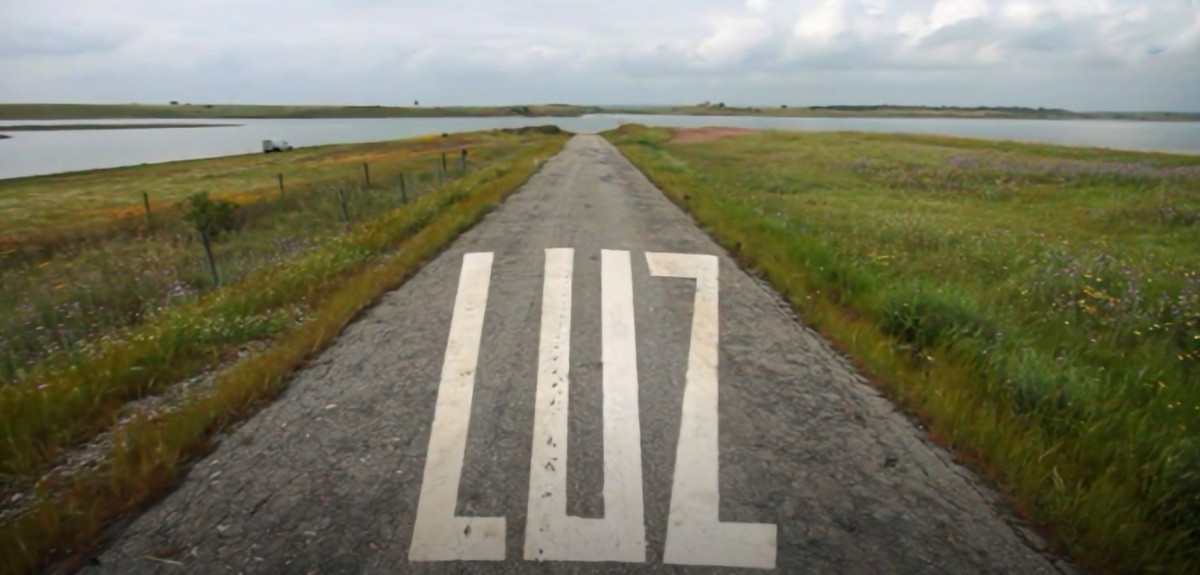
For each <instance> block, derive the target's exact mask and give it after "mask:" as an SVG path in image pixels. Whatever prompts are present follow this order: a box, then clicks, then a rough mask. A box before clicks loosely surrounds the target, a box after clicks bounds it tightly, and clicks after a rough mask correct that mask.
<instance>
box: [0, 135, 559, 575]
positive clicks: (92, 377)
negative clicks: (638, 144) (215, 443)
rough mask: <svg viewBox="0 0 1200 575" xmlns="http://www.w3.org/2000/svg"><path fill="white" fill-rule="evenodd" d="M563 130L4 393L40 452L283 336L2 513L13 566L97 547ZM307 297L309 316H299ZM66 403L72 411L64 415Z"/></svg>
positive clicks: (118, 431) (23, 441)
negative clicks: (219, 361) (119, 518)
mask: <svg viewBox="0 0 1200 575" xmlns="http://www.w3.org/2000/svg"><path fill="white" fill-rule="evenodd" d="M564 141H565V138H563V137H555V136H552V137H540V136H539V137H535V138H534V139H532V141H528V143H526V144H525V145H523V146H521V147H520V150H519V152H518V153H516V154H514V155H511V156H509V157H508V158H507V159H506V161H503V162H497V163H495V164H494V165H491V166H488V167H485V168H482V169H480V170H479V171H477V172H475V173H473V174H471V175H468V176H467V177H465V178H463V179H461V180H458V181H454V182H451V183H449V184H447V185H446V186H445V187H442V188H440V189H437V190H435V191H433V192H431V193H429V194H426V195H424V196H423V197H421V198H420V199H417V200H416V201H414V202H412V203H411V204H408V205H403V206H398V207H396V208H394V209H391V210H387V211H384V212H383V213H381V214H380V215H378V216H376V217H373V218H369V219H364V220H363V221H362V222H360V223H357V224H356V225H355V226H354V227H353V228H352V229H351V230H350V231H349V232H348V233H345V234H341V235H338V236H335V237H334V238H333V239H331V240H330V241H328V242H325V243H323V244H322V245H320V246H318V247H316V248H314V249H312V250H310V251H308V252H306V253H303V254H301V255H299V256H298V257H295V258H292V259H290V260H288V261H286V262H281V263H279V264H278V265H274V266H270V267H268V268H265V269H263V270H262V271H260V272H256V273H255V274H252V275H250V276H247V277H246V278H244V279H243V280H242V281H240V282H237V283H235V284H233V285H229V286H227V287H222V288H218V289H215V290H213V291H212V292H211V293H209V294H206V295H204V296H202V297H200V298H198V299H196V300H194V301H191V302H188V303H186V304H184V305H180V306H177V307H173V308H170V309H168V310H167V311H166V312H164V313H162V314H160V315H157V316H155V317H154V318H152V319H151V320H149V321H147V322H145V323H144V325H142V326H141V327H139V328H137V329H135V330H133V331H131V332H129V333H128V334H127V335H125V336H123V337H121V338H117V339H114V341H113V342H112V343H111V344H108V345H107V346H106V347H104V348H103V350H101V353H99V354H97V355H96V356H94V357H93V358H91V359H90V360H89V362H90V363H89V364H88V365H87V366H86V367H85V368H82V369H77V370H76V369H73V370H69V371H65V372H61V373H58V374H57V375H58V376H59V377H60V378H61V379H58V380H54V381H53V382H51V383H50V385H48V386H47V387H45V388H38V387H36V386H35V387H30V386H24V385H18V386H10V387H9V388H7V389H5V390H3V391H5V392H8V393H7V394H6V395H3V396H0V407H2V408H3V409H4V410H5V416H3V417H0V421H3V420H4V419H5V418H7V417H12V418H15V419H14V421H15V423H9V422H7V421H5V427H4V428H3V432H4V433H5V434H6V435H5V437H6V439H7V441H8V443H9V444H10V445H17V446H24V445H27V444H28V445H33V446H35V449H32V450H29V449H25V448H24V447H22V448H21V449H22V451H21V452H22V453H26V454H33V455H31V456H30V457H37V456H39V455H44V453H45V452H46V449H47V446H49V445H51V444H52V443H53V442H54V441H55V439H54V438H55V437H56V436H58V435H61V434H63V433H64V429H66V428H68V427H70V426H71V425H74V424H73V423H71V420H74V419H79V420H85V421H86V420H88V419H89V418H91V419H94V418H95V417H96V416H97V414H98V413H100V412H103V411H104V410H106V409H109V408H111V407H112V406H114V405H117V404H119V403H121V402H123V401H124V400H125V399H128V398H130V397H136V396H139V395H143V394H145V393H151V392H152V391H153V389H154V388H156V387H158V386H161V385H162V384H163V383H164V382H169V381H173V380H175V379H178V377H180V376H182V375H185V374H188V373H193V372H194V371H195V370H196V368H198V367H200V366H202V365H211V363H206V362H211V361H212V360H213V359H214V358H215V355H214V354H216V355H219V354H220V351H221V350H222V349H223V348H224V349H228V347H229V346H230V345H233V344H236V343H238V342H239V341H245V340H246V339H247V338H248V337H259V336H261V335H263V332H261V331H259V330H260V329H264V328H261V327H260V326H258V324H257V323H256V322H266V323H267V324H268V325H269V328H265V331H266V332H269V334H270V336H271V337H272V338H273V340H274V342H273V345H271V346H270V347H268V348H267V349H266V351H264V352H262V353H260V354H257V355H251V356H248V357H247V358H244V359H242V360H240V361H237V362H236V363H234V364H233V365H232V366H231V367H230V368H228V369H226V370H223V371H222V372H221V373H220V374H219V375H218V377H217V380H216V383H215V386H214V387H213V389H212V390H211V392H207V393H204V394H202V395H198V396H194V397H189V398H188V400H187V401H185V402H184V403H183V405H181V406H180V407H179V408H178V409H175V410H172V411H169V412H165V413H161V414H158V415H155V416H153V418H144V417H141V418H138V419H135V420H134V421H132V422H129V423H127V424H123V425H121V426H119V427H117V428H115V429H114V433H115V437H114V440H113V441H112V451H111V453H110V454H109V456H108V457H107V458H106V459H105V460H104V461H103V462H102V464H101V465H100V466H99V467H98V468H96V469H94V470H91V471H88V472H86V473H83V474H80V475H76V476H74V477H73V478H72V479H71V483H70V484H69V485H67V486H65V487H64V488H63V489H62V490H61V491H60V492H55V493H53V494H51V495H49V496H46V497H43V498H42V499H40V500H39V501H37V502H36V503H35V504H33V505H31V506H28V507H27V508H26V511H25V512H24V513H22V514H20V515H17V516H8V517H5V518H4V519H3V522H2V523H0V555H3V556H4V557H5V559H6V563H7V564H9V565H12V566H13V569H14V571H15V572H28V571H29V570H32V569H33V568H35V567H36V566H37V565H38V564H40V563H42V562H44V561H45V560H47V559H48V558H50V557H52V556H62V555H64V554H69V553H70V552H71V551H72V550H79V549H81V548H86V546H87V545H89V544H90V543H91V542H93V541H94V540H95V538H96V537H97V536H98V535H99V532H100V529H101V528H102V527H103V525H104V524H105V522H106V521H108V520H110V519H111V518H112V517H114V516H116V515H118V514H120V513H124V512H128V511H130V510H133V509H136V508H137V507H138V506H139V505H141V504H142V503H143V502H144V501H146V500H147V499H148V498H150V497H153V496H155V495H157V494H158V493H160V492H161V491H162V490H163V489H166V488H167V487H169V486H170V485H171V484H172V482H173V481H174V479H175V477H176V475H177V473H178V472H179V465H180V464H181V463H182V462H184V461H186V460H187V459H188V458H189V457H191V456H194V455H195V454H197V453H200V452H202V451H203V450H204V449H205V448H206V445H207V438H208V436H209V434H210V433H212V432H213V431H215V430H217V429H220V428H222V427H223V426H225V425H227V424H228V423H229V422H231V421H235V420H236V419H237V418H239V417H240V416H242V415H244V414H246V413H247V412H248V410H250V409H252V408H253V407H254V405H255V404H256V403H257V402H259V401H261V400H263V399H266V398H268V397H270V396H271V395H273V394H274V393H276V392H278V391H279V390H280V389H282V387H283V386H284V385H285V382H286V377H287V375H288V374H289V373H290V372H291V371H292V370H294V369H295V368H297V367H298V366H299V365H300V364H301V362H302V361H303V360H304V359H305V358H306V357H308V356H309V355H311V354H312V353H314V352H315V351H316V350H318V349H320V348H321V347H323V346H324V345H326V344H328V343H329V342H330V341H331V340H332V339H333V338H334V337H336V335H337V333H338V332H339V331H340V329H341V328H342V327H343V326H344V325H345V324H346V323H347V322H348V321H349V320H350V319H352V318H353V317H354V315H355V314H357V313H358V312H359V311H360V310H361V309H363V308H364V307H365V306H366V305H368V304H369V303H370V302H371V301H373V300H374V299H375V298H377V297H378V296H379V295H381V294H382V293H384V292H385V291H386V290H388V289H391V288H393V287H395V286H396V285H397V284H398V283H400V282H401V281H403V279H404V278H406V277H408V276H409V275H410V274H412V273H413V272H414V271H415V270H416V269H417V268H418V266H419V265H420V264H421V262H423V261H425V260H426V259H427V258H429V257H431V256H433V255H434V254H436V253H437V251H438V250H439V249H440V248H441V247H442V246H443V245H445V243H447V242H448V241H450V240H451V239H453V238H454V237H455V236H456V235H457V234H458V233H460V232H462V231H463V230H465V229H466V228H468V227H469V226H470V225H471V224H473V223H474V222H475V221H477V220H478V219H479V218H480V217H482V216H483V214H485V213H486V212H487V211H488V210H490V209H491V208H492V207H493V206H494V205H496V203H498V202H499V201H501V200H502V199H503V198H504V197H506V196H507V195H508V194H510V193H512V192H513V191H515V190H516V189H517V188H518V187H519V186H520V185H521V183H522V182H524V181H525V180H526V179H527V178H528V177H529V176H530V175H531V174H532V172H533V171H534V170H535V169H536V168H537V166H538V165H540V161H541V160H542V159H545V158H547V157H549V156H550V155H552V154H553V153H555V152H556V151H557V150H558V149H559V148H560V147H561V146H562V144H563V143H564ZM384 255H386V256H387V257H382V256H384ZM296 307H302V308H304V309H305V310H306V311H305V313H303V314H300V315H294V314H293V313H292V310H294V309H295V308H296ZM272 322H276V323H272ZM9 390H13V391H9ZM68 412H70V413H72V414H73V416H72V417H70V418H69V419H62V418H64V417H66V416H67V415H68ZM26 414H34V415H26ZM102 418H103V417H102V416H101V419H102ZM31 430H37V433H33V432H31ZM10 461H11V462H14V463H15V464H20V463H21V462H20V461H18V460H16V459H10Z"/></svg>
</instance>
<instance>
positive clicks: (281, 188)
mask: <svg viewBox="0 0 1200 575" xmlns="http://www.w3.org/2000/svg"><path fill="white" fill-rule="evenodd" d="M276 175H277V176H278V177H279V199H281V200H282V199H283V174H282V173H280V174H276Z"/></svg>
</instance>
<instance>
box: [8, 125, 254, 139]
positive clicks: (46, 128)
mask: <svg viewBox="0 0 1200 575" xmlns="http://www.w3.org/2000/svg"><path fill="white" fill-rule="evenodd" d="M241 125H242V124H178V123H162V124H12V125H3V126H0V131H4V132H69V131H78V130H154V129H168V128H235V127H237V126H241ZM5 137H10V138H11V137H12V136H5Z"/></svg>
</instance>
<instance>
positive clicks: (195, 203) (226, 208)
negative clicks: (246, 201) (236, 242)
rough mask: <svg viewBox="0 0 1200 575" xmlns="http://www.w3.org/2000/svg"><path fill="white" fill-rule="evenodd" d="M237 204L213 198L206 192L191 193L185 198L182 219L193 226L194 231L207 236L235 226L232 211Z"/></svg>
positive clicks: (218, 233) (215, 234)
mask: <svg viewBox="0 0 1200 575" xmlns="http://www.w3.org/2000/svg"><path fill="white" fill-rule="evenodd" d="M237 209H238V205H237V204H235V203H233V202H230V201H228V200H213V199H212V198H210V197H208V194H207V193H199V194H192V195H191V196H189V197H188V199H187V208H186V210H185V211H184V215H183V217H184V219H185V220H187V221H188V222H190V223H191V224H192V225H193V226H195V228H196V231H198V232H200V233H201V234H204V235H206V236H208V237H216V236H218V235H220V234H221V232H225V231H230V230H234V229H236V228H237V221H236V220H235V219H234V217H233V216H234V213H235V212H237Z"/></svg>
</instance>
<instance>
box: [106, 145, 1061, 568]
mask: <svg viewBox="0 0 1200 575" xmlns="http://www.w3.org/2000/svg"><path fill="white" fill-rule="evenodd" d="M568 448H569V449H568ZM996 501H997V498H996V496H995V495H994V494H992V493H991V492H990V491H988V490H987V489H985V488H983V487H981V486H980V484H979V483H978V481H977V480H975V479H974V478H973V477H972V476H971V474H970V473H969V472H967V471H966V470H964V469H962V468H960V467H959V466H957V465H955V464H954V463H953V462H952V461H951V459H950V457H949V456H948V455H947V454H946V453H944V452H943V451H941V450H939V449H938V448H936V447H935V446H933V445H932V444H931V443H930V442H929V441H928V440H927V439H926V438H925V437H924V434H923V433H922V432H921V431H920V430H919V429H918V428H917V427H916V426H915V424H914V423H912V422H911V421H910V420H909V419H907V418H906V417H904V416H903V415H902V414H901V413H899V412H898V411H897V409H896V408H895V407H894V406H893V405H892V404H891V403H890V402H888V401H887V400H886V399H884V398H882V397H881V396H880V394H879V393H878V392H876V391H874V390H873V389H872V388H871V387H870V386H868V385H867V383H866V382H865V381H864V380H863V378H862V377H861V376H859V375H857V374H856V373H855V371H854V369H853V367H852V366H851V365H850V364H849V363H848V362H847V361H845V360H844V359H843V358H841V357H840V356H839V355H838V354H837V353H836V352H834V351H833V350H832V349H831V347H830V346H829V345H828V344H827V343H826V342H824V341H823V340H822V339H821V338H820V337H819V336H818V335H817V334H815V333H814V332H813V331H811V330H809V329H807V328H805V327H804V326H803V325H802V324H801V323H799V321H798V320H797V318H795V317H794V315H793V314H792V312H791V311H790V310H789V308H788V307H787V305H786V304H785V303H784V302H783V301H782V300H781V299H780V298H779V297H778V296H777V295H776V294H774V293H773V292H772V291H771V290H770V289H769V288H768V287H767V286H766V285H764V284H763V283H762V282H760V281H759V280H757V279H755V278H752V277H751V276H749V275H747V274H746V273H744V272H742V271H741V270H739V269H738V267H737V265H736V264H735V262H734V261H733V260H732V259H730V257H729V256H728V255H727V254H726V253H725V252H724V251H723V250H722V249H720V248H719V247H718V246H717V245H716V244H715V243H713V242H712V241H711V240H710V239H709V238H708V237H707V236H706V235H705V234H704V233H703V232H702V231H701V230H700V229H699V228H698V227H697V226H696V225H695V223H693V221H692V220H691V219H690V218H689V217H688V216H687V215H685V214H684V213H683V212H682V211H680V210H679V209H678V208H676V207H675V206H674V205H672V204H671V203H670V202H668V201H667V199H666V198H665V197H664V196H663V195H662V194H661V193H660V192H659V191H657V190H656V189H654V187H653V186H652V185H651V184H650V183H649V182H647V180H646V179H645V178H644V177H643V176H642V175H641V174H640V173H639V172H638V171H637V170H636V169H635V168H634V167H633V166H632V165H631V164H629V162H628V161H627V160H625V159H624V158H623V157H622V156H621V155H620V154H619V153H618V152H617V151H616V150H615V149H614V148H613V147H612V146H610V145H609V144H608V143H607V142H605V141H604V140H603V139H602V138H600V137H598V136H582V135H581V136H577V137H576V138H574V139H573V140H571V142H570V143H569V144H568V145H567V147H566V149H565V150H564V151H563V152H562V153H561V154H559V155H558V156H557V157H555V158H554V159H552V160H551V161H550V162H549V163H548V164H547V165H546V166H545V167H544V168H543V169H542V170H541V171H540V172H539V173H538V174H537V175H536V176H535V177H534V178H533V179H532V180H530V182H529V183H528V184H526V186H525V187H524V188H523V190H521V191H520V192H519V193H517V194H515V195H514V196H512V197H511V198H510V199H509V200H508V201H507V202H506V203H505V204H504V205H503V206H502V207H500V208H499V209H498V210H496V211H495V212H493V213H492V214H490V215H489V216H488V217H487V218H486V219H485V220H484V221H483V222H482V223H480V224H479V225H478V226H477V227H475V228H474V229H472V230H471V231H469V232H468V233H466V234H464V235H463V236H462V237H461V238H459V239H458V240H457V241H456V242H454V243H453V244H452V245H451V246H450V247H449V248H448V249H447V250H446V251H445V252H444V253H443V254H442V255H441V256H440V257H438V258H437V259H436V260H435V261H433V262H431V263H430V264H429V265H428V266H426V267H425V268H424V269H423V270H422V271H421V272H420V273H419V274H417V275H416V276H415V277H413V278H412V279H411V280H410V281H408V282H407V283H406V284H404V286H402V287H401V288H399V289H398V290H396V291H394V292H392V293H390V294H388V295H387V296H385V297H384V298H383V299H382V300H381V301H380V303H379V304H378V305H377V306H376V307H374V308H372V309H371V310H370V311H369V312H367V313H366V314H364V316H363V317H362V318H360V319H359V320H358V321H357V322H355V323H354V324H353V325H351V326H349V327H348V328H347V329H346V331H345V333H344V334H343V335H342V337H341V338H340V339H339V340H338V341H337V342H336V343H335V344H334V345H333V346H331V347H330V348H329V349H328V350H326V351H325V352H324V353H322V354H320V356H319V357H318V358H317V359H315V361H313V362H312V363H311V364H310V366H309V367H307V368H306V369H305V370H303V371H302V372H300V373H299V374H298V375H297V376H296V377H295V378H294V380H293V382H292V384H291V386H290V388H289V389H288V390H287V391H286V392H285V393H284V394H283V395H282V396H281V397H280V398H279V399H278V400H277V401H276V402H275V403H273V404H272V405H270V406H268V407H267V408H265V409H264V410H263V411H262V412H260V413H259V414H258V415H257V416H255V417H254V418H252V419H250V420H249V421H248V422H246V423H245V424H244V425H243V426H241V427H240V428H238V429H237V430H236V431H235V432H233V433H232V434H231V435H230V436H229V437H227V438H226V439H225V440H224V441H223V442H222V444H221V446H220V447H219V448H218V449H217V450H216V451H215V452H213V453H212V454H211V455H210V456H209V457H207V458H206V459H204V460H201V461H200V462H198V463H197V464H196V465H195V467H194V468H193V469H192V470H191V472H190V473H189V475H188V477H187V479H186V480H185V481H184V482H183V484H182V486H181V487H180V488H179V489H178V490H176V491H175V492H173V493H172V494H171V495H169V496H167V497H166V498H164V499H163V500H162V501H161V502H159V503H158V504H157V505H155V506H154V507H153V508H151V509H150V510H148V511H147V512H146V513H144V514H143V515H141V516H140V517H138V518H137V519H136V520H134V521H132V522H131V523H129V524H128V525H127V526H126V527H125V528H124V529H123V530H122V532H121V533H119V534H118V535H117V537H116V539H115V540H114V541H113V543H112V544H111V545H110V546H109V547H108V548H107V550H105V551H104V552H103V553H102V554H101V555H100V556H99V557H98V558H97V560H98V564H94V565H93V566H91V567H89V568H88V569H87V570H86V572H89V573H122V574H124V573H184V572H186V573H297V574H308V573H546V572H556V573H558V572H561V573H643V572H647V573H651V572H653V573H661V572H669V573H676V572H698V573H728V572H751V573H762V572H771V571H772V570H773V571H774V572H778V573H863V574H881V573H897V574H913V573H1019V574H1037V573H1058V572H1059V568H1058V567H1056V566H1055V565H1056V563H1057V564H1058V565H1063V563H1062V562H1061V561H1055V560H1054V559H1053V558H1052V557H1047V556H1046V555H1044V554H1043V553H1042V552H1040V551H1038V550H1037V546H1038V543H1037V542H1036V538H1035V537H1032V536H1031V535H1030V534H1029V532H1028V531H1027V530H1024V529H1022V528H1020V527H1016V526H1014V524H1013V523H1012V522H1011V521H1008V520H1006V519H1005V512H1004V511H1003V510H1002V509H1001V508H1000V507H999V506H998V504H997V503H996ZM1063 569H1069V568H1067V567H1065V566H1064V567H1063Z"/></svg>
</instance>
